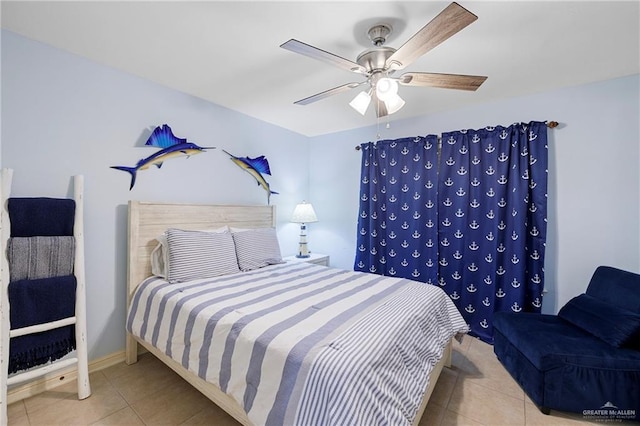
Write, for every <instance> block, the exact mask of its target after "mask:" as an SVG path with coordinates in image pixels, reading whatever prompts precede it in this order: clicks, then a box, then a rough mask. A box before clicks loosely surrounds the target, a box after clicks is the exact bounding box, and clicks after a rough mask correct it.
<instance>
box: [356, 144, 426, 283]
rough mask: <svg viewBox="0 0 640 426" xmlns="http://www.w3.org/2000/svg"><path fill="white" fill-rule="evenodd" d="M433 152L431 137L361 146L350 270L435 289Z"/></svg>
mask: <svg viewBox="0 0 640 426" xmlns="http://www.w3.org/2000/svg"><path fill="white" fill-rule="evenodd" d="M437 146H438V138H437V136H436V135H429V136H426V137H415V138H405V139H396V140H382V141H378V142H368V143H364V144H362V145H361V148H362V169H361V170H362V174H361V183H360V213H359V217H358V239H357V241H358V243H357V249H356V259H355V265H354V270H356V271H364V272H372V273H376V274H381V275H390V276H397V277H403V278H410V279H413V280H416V281H421V282H425V283H431V284H435V283H436V281H437V273H438V238H437V229H438V219H437V218H438V205H437V188H438V182H437V173H438V172H437V167H438V152H437V149H438V148H437Z"/></svg>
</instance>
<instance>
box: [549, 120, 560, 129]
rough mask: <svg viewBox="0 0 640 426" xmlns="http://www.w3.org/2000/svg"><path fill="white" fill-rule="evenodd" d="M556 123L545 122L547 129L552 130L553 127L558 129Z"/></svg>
mask: <svg viewBox="0 0 640 426" xmlns="http://www.w3.org/2000/svg"><path fill="white" fill-rule="evenodd" d="M558 124H559V123H558V122H557V121H547V127H549V128H550V129H553V128H554V127H558Z"/></svg>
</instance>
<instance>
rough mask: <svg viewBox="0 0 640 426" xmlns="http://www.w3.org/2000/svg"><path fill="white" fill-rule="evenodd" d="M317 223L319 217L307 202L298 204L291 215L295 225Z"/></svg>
mask: <svg viewBox="0 0 640 426" xmlns="http://www.w3.org/2000/svg"><path fill="white" fill-rule="evenodd" d="M317 221H318V217H317V216H316V212H315V211H314V210H313V206H312V205H311V204H309V203H305V202H302V203H300V204H298V205H297V206H296V208H295V209H294V210H293V214H292V215H291V222H294V223H311V222H317Z"/></svg>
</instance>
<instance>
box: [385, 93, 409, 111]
mask: <svg viewBox="0 0 640 426" xmlns="http://www.w3.org/2000/svg"><path fill="white" fill-rule="evenodd" d="M384 104H385V105H386V106H387V113H388V114H393V113H394V112H398V111H400V108H402V107H403V106H404V104H405V102H404V99H402V98H401V97H400V96H399V95H398V94H395V95H394V96H391V97H390V98H389V99H387V100H385V101H384Z"/></svg>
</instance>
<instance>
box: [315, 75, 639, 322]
mask: <svg viewBox="0 0 640 426" xmlns="http://www.w3.org/2000/svg"><path fill="white" fill-rule="evenodd" d="M405 90H408V89H407V88H405ZM411 90H420V89H418V88H414V89H411ZM424 90H425V99H426V101H428V92H426V91H427V90H428V89H424ZM432 90H436V89H432ZM480 90H481V89H480ZM639 104H640V76H639V75H634V76H629V77H625V78H619V79H615V80H609V81H604V82H599V83H595V84H589V85H583V86H578V87H570V88H565V89H562V90H556V91H553V92H548V93H542V94H538V95H532V96H526V97H520V98H515V99H508V100H503V101H498V102H494V103H490V104H484V105H479V106H474V107H469V108H464V109H459V110H455V111H450V112H444V113H440V114H434V115H430V116H427V117H418V118H414V119H407V120H402V121H398V122H391V123H390V128H389V129H385V126H384V125H381V126H380V129H381V130H380V131H381V137H382V138H383V139H387V138H399V137H406V136H415V135H426V134H440V133H442V132H444V131H449V130H459V129H476V128H481V127H485V126H489V125H499V124H501V125H509V124H511V123H513V122H517V121H531V120H539V121H544V120H555V121H559V122H560V123H561V125H560V126H559V127H557V128H556V129H553V130H549V133H548V134H549V155H550V159H549V205H548V209H549V211H548V223H549V226H548V235H547V253H546V262H545V263H546V268H545V271H546V288H547V289H548V291H549V292H548V293H547V296H546V297H545V302H544V305H543V311H544V312H549V313H555V312H556V311H557V310H558V309H559V308H560V307H561V306H562V305H563V304H564V303H565V302H566V301H567V300H569V299H570V298H572V297H573V296H576V295H577V294H580V293H582V292H584V290H585V288H586V286H587V284H588V282H589V279H590V277H591V274H592V273H593V271H594V269H595V268H596V266H598V265H603V264H604V265H611V266H615V267H618V268H622V269H627V270H631V271H634V272H640V226H639V223H640V171H639V170H640V136H639V131H640V118H639V117H640V105H639ZM383 124H384V123H383ZM376 132H377V129H376V127H375V126H373V127H367V128H361V129H357V130H353V131H347V132H340V133H335V134H330V135H325V136H319V137H315V138H313V139H312V147H311V156H310V158H311V166H310V171H311V172H310V188H311V195H310V197H311V200H312V201H313V203H314V207H315V208H316V211H317V213H318V217H319V220H320V221H319V222H318V223H315V224H313V227H312V228H311V229H310V235H309V239H310V242H311V246H312V248H313V249H314V250H315V251H318V252H326V253H330V254H331V257H332V259H331V263H332V264H333V265H336V266H340V267H343V268H350V269H351V268H352V267H353V261H354V257H355V249H354V247H355V241H356V224H357V214H358V191H359V173H360V158H361V156H360V152H359V151H355V150H354V147H355V146H356V145H359V144H360V143H363V142H367V141H370V140H375V137H376Z"/></svg>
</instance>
